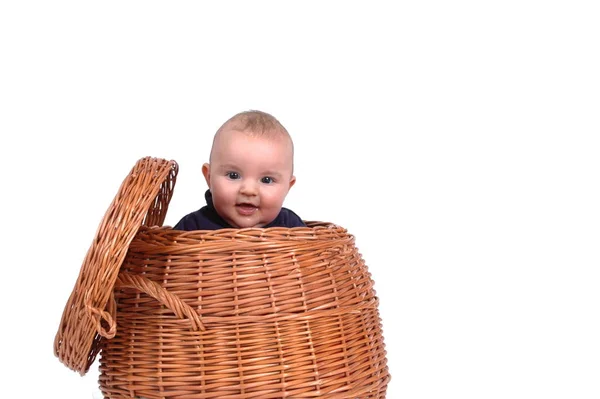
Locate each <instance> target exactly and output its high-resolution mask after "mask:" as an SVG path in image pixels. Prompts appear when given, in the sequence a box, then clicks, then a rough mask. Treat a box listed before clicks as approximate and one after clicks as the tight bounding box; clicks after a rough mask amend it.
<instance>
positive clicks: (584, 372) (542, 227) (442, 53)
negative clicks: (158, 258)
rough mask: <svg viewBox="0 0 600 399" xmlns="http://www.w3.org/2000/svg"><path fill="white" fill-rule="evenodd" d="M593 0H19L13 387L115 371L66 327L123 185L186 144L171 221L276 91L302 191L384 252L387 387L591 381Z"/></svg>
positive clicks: (392, 391)
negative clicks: (216, 141)
mask: <svg viewBox="0 0 600 399" xmlns="http://www.w3.org/2000/svg"><path fill="white" fill-rule="evenodd" d="M214 3H217V2H214ZM595 3H596V2H593V1H588V2H585V1H527V0H520V1H502V2H500V1H497V2H490V1H452V2H443V1H414V2H413V1H405V2H398V3H397V4H395V5H394V6H392V2H390V3H384V2H366V1H365V2H360V3H358V2H343V3H342V2H339V3H333V2H320V1H319V2H317V1H314V2H313V1H303V2H296V3H294V4H291V3H289V2H285V3H284V2H271V1H269V2H266V1H253V2H246V3H242V2H231V1H223V2H219V3H218V5H215V4H211V5H209V3H208V2H206V3H201V2H187V1H180V2H156V1H143V2H141V1H134V2H131V1H118V2H115V1H103V2H83V1H73V2H65V1H47V2H41V1H40V2H29V1H7V2H3V3H2V5H0V57H1V62H0V69H1V71H0V136H1V138H0V140H2V142H1V143H0V144H1V146H0V151H1V155H2V158H1V159H2V163H3V165H4V172H3V178H2V182H3V184H2V196H1V201H2V210H3V212H2V215H3V227H2V228H3V233H4V234H3V237H4V238H3V240H2V253H3V259H2V260H1V261H0V264H2V289H1V292H0V295H2V305H3V311H2V327H1V328H0V336H1V340H0V345H1V346H0V361H1V362H2V363H3V364H2V366H3V370H4V371H3V372H2V375H1V381H2V383H3V384H2V385H3V387H4V388H5V389H9V390H10V391H9V392H12V393H11V394H9V395H8V396H6V395H5V394H3V396H6V397H15V398H21V397H22V398H33V397H36V398H62V399H70V398H73V399H75V398H77V399H80V398H92V397H93V396H96V395H97V392H98V388H97V364H95V365H94V366H92V370H91V371H90V372H89V373H88V374H87V375H86V376H85V377H81V376H79V375H78V374H77V373H75V372H72V371H71V370H69V369H67V368H66V367H64V366H63V365H62V363H60V362H59V361H58V359H57V358H55V357H54V355H53V352H52V345H53V340H54V335H55V333H56V330H57V327H58V323H59V321H60V317H61V314H62V311H63V307H64V305H65V303H66V301H67V298H68V296H69V294H70V292H71V289H72V287H73V285H74V283H75V280H76V278H77V274H78V272H79V268H80V266H81V261H82V260H83V257H84V255H85V253H86V251H87V249H88V247H89V245H90V243H91V240H92V238H93V236H94V234H95V231H96V228H97V227H98V224H99V222H100V220H101V218H102V216H103V215H104V212H105V211H106V209H107V208H108V205H109V204H110V202H111V200H112V198H113V197H114V194H115V193H116V191H117V189H118V187H119V185H120V184H121V182H122V180H123V179H124V178H125V176H126V174H127V173H128V172H129V170H130V169H131V167H132V166H133V164H134V163H135V161H137V160H138V159H139V158H141V157H143V156H155V157H161V158H167V159H175V160H176V161H177V162H178V163H179V166H180V173H179V177H178V181H177V185H176V188H175V193H174V197H173V200H172V202H171V206H170V208H169V213H168V215H167V220H166V223H167V224H171V225H172V224H174V223H176V222H177V220H178V219H179V218H180V217H181V216H182V215H184V214H185V213H188V212H190V211H193V210H195V209H197V208H199V207H200V206H201V205H202V204H203V198H202V195H203V192H204V190H205V188H206V186H205V183H204V180H203V178H202V176H201V173H200V168H201V165H202V163H203V162H205V161H206V160H207V157H208V153H209V146H210V142H211V139H212V135H213V133H214V132H215V130H216V129H217V128H218V127H219V126H220V124H221V123H223V122H224V121H225V120H226V119H227V118H229V117H230V116H231V115H233V114H235V113H237V112H239V111H243V110H247V109H260V110H264V111H267V112H270V113H272V114H273V115H275V116H276V117H277V118H278V119H280V121H281V122H282V123H283V124H284V125H285V126H286V127H287V129H288V130H289V131H290V133H291V134H292V137H293V138H294V140H295V144H296V175H297V179H298V182H297V184H296V186H295V187H294V188H293V190H292V191H291V193H290V195H289V196H288V199H287V202H286V206H287V207H289V208H291V209H293V210H294V211H296V212H297V213H298V214H299V215H301V216H302V217H303V218H305V219H309V220H324V221H330V222H335V223H337V224H340V225H342V226H344V227H346V228H348V229H349V230H350V232H351V233H353V234H354V235H355V236H356V242H357V246H358V247H359V249H360V251H361V253H362V254H363V256H364V258H365V260H366V262H367V264H368V265H369V268H370V271H371V273H372V275H373V279H374V280H375V288H376V290H377V294H378V296H379V297H380V300H381V305H380V312H381V315H382V318H383V327H384V337H385V343H386V347H387V350H388V360H389V367H390V371H391V374H392V381H391V383H390V385H389V388H388V398H391V399H397V398H406V399H417V398H436V399H437V398H461V399H467V398H527V399H529V398H578V399H583V398H596V399H597V398H598V397H600V338H599V337H600V323H599V317H600V306H599V304H600V288H599V285H600V278H599V273H598V268H599V243H600V212H599V209H600V189H599V172H600V157H599V153H600V146H599V144H598V141H597V140H598V138H599V133H600V129H599V128H600V121H599V119H600V116H599V115H600V79H599V76H600V73H599V71H600V57H599V52H600V28H599V27H600V24H599V23H598V21H599V20H600V13H599V12H598V9H597V8H595V7H594V6H595Z"/></svg>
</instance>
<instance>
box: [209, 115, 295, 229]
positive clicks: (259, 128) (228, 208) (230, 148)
mask: <svg viewBox="0 0 600 399" xmlns="http://www.w3.org/2000/svg"><path fill="white" fill-rule="evenodd" d="M293 158H294V145H293V143H292V139H291V137H290V135H289V133H288V132H287V130H286V129H285V128H284V127H283V126H282V125H281V123H279V121H278V120H277V119H275V118H274V117H273V116H271V115H269V114H267V113H265V112H261V111H247V112H241V113H239V114H237V115H234V116H233V117H232V118H230V119H229V120H228V121H227V122H225V123H224V124H223V126H221V127H220V128H219V130H218V131H217V133H216V134H215V137H214V140H213V146H212V150H211V152H210V161H209V163H205V164H204V165H203V166H202V173H203V174H204V178H205V179H206V183H207V184H208V188H209V189H210V191H211V193H212V198H213V204H214V206H215V209H216V211H217V213H218V214H219V215H220V216H221V217H222V218H223V219H225V221H226V222H227V223H229V224H230V225H231V226H233V227H237V228H244V227H263V226H265V225H267V224H269V223H270V222H271V221H273V220H274V219H275V218H276V217H277V215H278V214H279V212H280V211H281V207H282V206H283V201H284V199H285V197H286V195H287V193H288V192H289V190H290V188H291V187H292V186H293V185H294V183H295V182H296V178H295V177H294V161H293Z"/></svg>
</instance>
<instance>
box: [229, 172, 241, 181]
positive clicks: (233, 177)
mask: <svg viewBox="0 0 600 399" xmlns="http://www.w3.org/2000/svg"><path fill="white" fill-rule="evenodd" d="M227 177H229V178H230V179H231V180H237V179H239V178H240V174H239V173H237V172H227Z"/></svg>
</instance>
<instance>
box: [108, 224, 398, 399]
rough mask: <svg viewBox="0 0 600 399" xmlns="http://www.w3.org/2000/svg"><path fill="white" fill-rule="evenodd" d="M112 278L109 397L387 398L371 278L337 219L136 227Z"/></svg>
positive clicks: (385, 377)
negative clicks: (287, 224) (202, 227)
mask: <svg viewBox="0 0 600 399" xmlns="http://www.w3.org/2000/svg"><path fill="white" fill-rule="evenodd" d="M116 287H117V288H116V290H115V295H114V298H115V301H116V307H115V308H109V309H108V310H107V311H108V312H109V313H111V312H112V313H113V317H114V314H115V312H116V317H117V319H118V320H117V324H118V327H117V329H116V335H115V336H114V337H113V338H112V339H105V340H102V342H101V348H102V351H101V356H100V371H101V375H100V388H101V390H102V392H103V394H104V396H105V397H106V398H135V397H144V398H180V399H183V398H190V399H191V398H195V399H200V398H203V399H209V398H215V399H216V398H219V399H226V398H235V399H250V398H264V399H268V398H330V399H342V398H344V399H346V398H361V399H365V398H385V392H386V387H387V384H388V381H389V379H390V376H389V373H388V368H387V360H386V356H385V355H386V354H385V349H384V343H383V335H382V330H381V320H380V318H379V313H378V309H377V306H378V302H377V297H376V296H375V292H374V290H373V281H372V279H371V276H370V274H369V272H368V270H367V267H366V265H365V263H364V261H363V259H362V257H361V255H360V254H359V253H358V251H357V248H356V247H355V245H354V237H353V236H352V235H350V234H348V233H347V231H346V230H345V229H343V228H341V227H338V226H335V225H331V224H325V223H316V222H315V223H309V227H307V228H293V229H287V228H270V229H240V230H235V229H225V230H218V231H211V232H207V231H192V232H181V231H175V230H172V229H170V228H166V227H160V228H158V227H155V228H146V227H142V228H140V229H139V231H138V234H137V235H136V236H135V238H134V239H133V241H131V244H130V246H129V252H128V254H127V256H126V258H125V260H124V263H123V266H122V269H121V272H120V274H119V278H118V281H117V282H116ZM111 306H112V305H111Z"/></svg>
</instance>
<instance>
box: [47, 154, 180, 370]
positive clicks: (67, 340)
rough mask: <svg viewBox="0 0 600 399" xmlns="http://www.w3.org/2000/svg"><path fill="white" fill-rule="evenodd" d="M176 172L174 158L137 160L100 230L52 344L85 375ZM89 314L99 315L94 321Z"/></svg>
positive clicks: (164, 205) (159, 220) (158, 217)
mask: <svg viewBox="0 0 600 399" xmlns="http://www.w3.org/2000/svg"><path fill="white" fill-rule="evenodd" d="M177 172H178V165H177V163H176V162H175V161H174V160H170V161H168V160H165V159H161V158H153V157H144V158H141V159H139V160H138V161H137V162H136V163H135V165H134V166H133V168H132V169H131V171H130V172H129V174H128V175H127V176H126V177H125V179H124V180H123V182H122V184H121V186H120V188H119V190H118V192H117V194H116V195H115V198H114V200H113V201H112V203H111V204H110V205H109V207H108V209H107V211H106V213H105V215H104V217H103V218H102V221H101V222H100V225H99V226H98V229H97V231H96V234H95V237H94V239H93V240H92V244H91V245H90V247H89V249H88V252H87V254H86V256H85V258H84V261H83V264H82V266H81V269H80V272H79V276H78V278H77V281H76V283H75V286H74V287H73V291H72V292H71V295H70V297H69V299H68V301H67V304H66V305H65V308H64V311H63V314H62V318H61V322H60V325H59V328H58V331H57V333H56V337H55V340H54V354H55V355H56V356H57V357H58V358H59V360H60V361H61V362H62V363H63V364H65V365H66V366H67V367H68V368H70V369H72V370H74V371H78V372H79V373H80V374H81V375H85V374H86V373H87V371H88V369H89V367H90V366H91V364H92V363H93V362H94V360H95V358H96V355H97V354H98V351H99V345H100V342H101V340H102V339H103V337H102V335H106V333H104V334H102V331H101V320H103V321H108V322H109V324H110V323H113V326H112V328H111V330H113V329H114V320H112V318H111V315H110V311H109V312H108V313H107V312H106V311H105V309H106V308H107V304H108V305H110V303H109V300H111V301H112V299H111V297H112V293H113V291H114V287H115V284H116V280H117V276H118V273H119V269H120V267H121V264H122V263H123V260H124V258H125V255H126V253H127V249H128V248H129V245H130V244H131V241H132V240H133V239H134V237H135V235H136V234H137V232H138V230H139V228H140V227H141V226H142V225H158V226H162V223H163V222H164V218H165V216H166V211H167V208H168V203H169V202H170V199H171V196H172V192H173V187H174V185H175V180H176V176H177ZM108 307H109V309H110V306H108ZM91 313H95V314H96V315H97V320H96V322H93V321H92V317H91V316H90V314H91ZM113 335H114V332H113Z"/></svg>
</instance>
